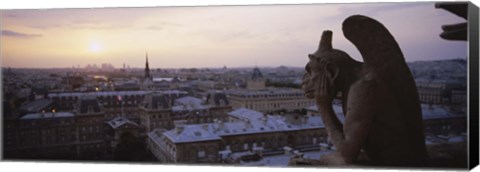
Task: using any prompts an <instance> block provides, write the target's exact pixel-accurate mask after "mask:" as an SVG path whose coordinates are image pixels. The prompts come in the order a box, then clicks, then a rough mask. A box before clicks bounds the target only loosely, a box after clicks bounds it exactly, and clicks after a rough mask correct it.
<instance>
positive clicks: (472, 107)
mask: <svg viewBox="0 0 480 172" xmlns="http://www.w3.org/2000/svg"><path fill="white" fill-rule="evenodd" d="M478 15H479V12H478V7H477V6H475V4H473V3H472V2H469V5H468V34H469V35H468V40H469V41H468V47H469V52H468V53H469V57H468V59H469V63H468V65H469V69H468V70H469V71H468V73H469V87H470V88H469V135H468V137H469V146H468V151H469V154H468V156H469V157H468V161H469V169H470V170H471V169H473V168H474V167H476V166H478V156H479V113H478V110H479V104H478V97H479V92H478V90H479V86H478V80H479V74H478V73H479V69H478V65H479V61H478V58H479V57H478V56H479V53H478V49H479V43H478V40H479V35H478V32H479V31H478V28H479V17H478Z"/></svg>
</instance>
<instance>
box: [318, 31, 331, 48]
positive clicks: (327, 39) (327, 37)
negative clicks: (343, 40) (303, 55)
mask: <svg viewBox="0 0 480 172" xmlns="http://www.w3.org/2000/svg"><path fill="white" fill-rule="evenodd" d="M318 50H319V51H329V50H332V31H330V30H325V31H323V33H322V38H321V39H320V45H319V46H318Z"/></svg>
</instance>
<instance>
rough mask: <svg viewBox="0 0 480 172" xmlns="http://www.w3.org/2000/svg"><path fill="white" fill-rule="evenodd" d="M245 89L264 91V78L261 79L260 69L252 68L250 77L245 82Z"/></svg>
mask: <svg viewBox="0 0 480 172" xmlns="http://www.w3.org/2000/svg"><path fill="white" fill-rule="evenodd" d="M247 89H249V90H261V89H265V78H264V77H263V75H262V72H260V69H258V67H256V66H255V68H253V73H252V77H251V78H249V79H248V80H247Z"/></svg>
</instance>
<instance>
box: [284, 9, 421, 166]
mask: <svg viewBox="0 0 480 172" xmlns="http://www.w3.org/2000/svg"><path fill="white" fill-rule="evenodd" d="M343 33H344V35H345V37H346V38H347V39H348V40H350V41H351V42H352V43H353V44H354V45H355V46H356V47H357V48H358V50H359V51H360V53H361V55H362V58H363V60H364V63H360V62H357V61H355V60H354V59H352V58H351V57H350V56H349V55H348V54H347V53H345V52H343V51H341V50H336V49H333V48H332V46H331V38H332V32H331V31H324V33H323V35H322V39H321V41H320V46H319V48H318V50H317V51H316V52H315V53H314V54H310V55H309V59H310V60H309V62H308V64H307V65H306V68H305V69H306V71H307V74H306V75H305V77H304V83H303V86H302V87H303V89H304V92H305V94H306V96H307V97H309V98H315V100H316V102H317V106H318V107H319V112H320V115H321V117H322V120H323V122H324V124H325V127H326V130H327V132H328V134H329V136H330V138H331V141H332V143H333V144H334V145H335V147H336V148H337V151H336V152H335V153H332V154H330V155H327V156H322V157H321V158H320V160H305V159H302V158H294V159H292V161H291V164H301V163H304V164H314V165H317V164H323V165H350V164H356V163H361V162H369V163H370V164H376V165H392V166H422V165H424V164H425V163H426V160H427V152H426V147H425V138H424V134H423V124H422V115H421V109H420V103H419V100H418V93H417V90H416V87H415V83H414V80H413V77H412V75H411V73H410V70H409V68H408V66H407V64H406V63H405V59H404V57H403V54H402V51H401V50H400V47H399V46H398V43H397V42H396V41H395V39H394V37H393V36H392V35H391V34H390V32H389V31H388V30H387V29H386V28H385V27H384V26H383V25H382V24H381V23H380V22H378V21H376V20H374V19H372V18H369V17H366V16H361V15H354V16H351V17H348V18H347V19H346V20H345V21H344V22H343ZM339 92H341V93H342V94H341V95H342V97H341V100H342V106H343V111H344V114H345V115H346V117H345V122H344V124H342V123H340V122H339V120H338V119H337V117H336V116H335V114H334V112H333V109H332V101H333V99H334V98H335V96H336V95H338V93H339ZM361 150H363V151H364V152H365V154H364V155H365V156H363V157H365V158H361V160H360V161H359V156H360V155H361ZM362 155H363V153H362ZM362 159H366V161H364V160H362Z"/></svg>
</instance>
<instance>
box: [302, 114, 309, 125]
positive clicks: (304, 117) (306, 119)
mask: <svg viewBox="0 0 480 172" xmlns="http://www.w3.org/2000/svg"><path fill="white" fill-rule="evenodd" d="M302 119H303V123H304V124H306V123H307V121H308V116H307V115H305V116H303V118H302Z"/></svg>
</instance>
